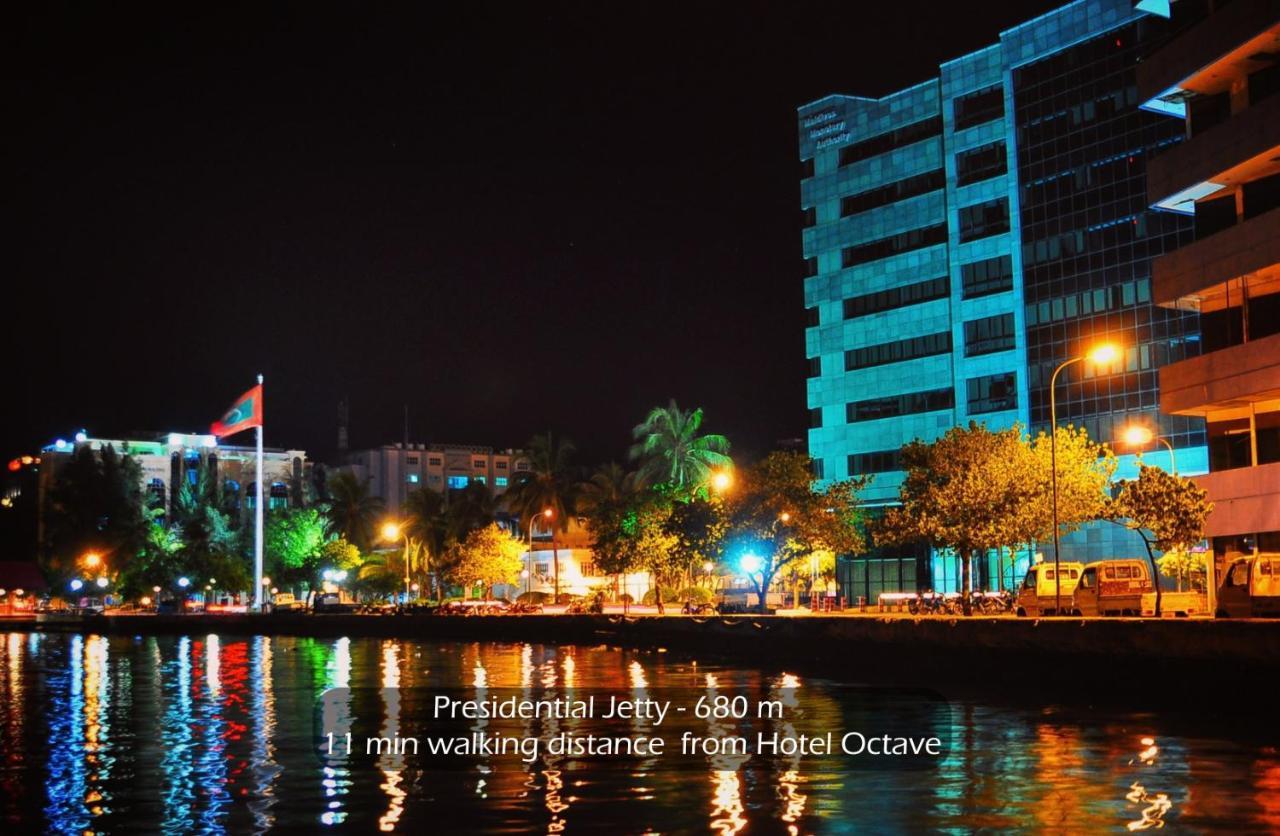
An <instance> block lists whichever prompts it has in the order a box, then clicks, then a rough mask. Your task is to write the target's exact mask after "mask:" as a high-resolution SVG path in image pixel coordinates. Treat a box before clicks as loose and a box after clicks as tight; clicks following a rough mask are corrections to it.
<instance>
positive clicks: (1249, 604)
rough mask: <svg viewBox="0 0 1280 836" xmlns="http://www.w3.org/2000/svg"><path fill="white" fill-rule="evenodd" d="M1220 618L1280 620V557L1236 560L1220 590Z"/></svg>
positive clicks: (1228, 569)
mask: <svg viewBox="0 0 1280 836" xmlns="http://www.w3.org/2000/svg"><path fill="white" fill-rule="evenodd" d="M1217 615H1218V617H1219V618H1275V617H1280V555H1277V554H1260V555H1258V556H1256V557H1241V558H1237V559H1236V560H1233V561H1232V562H1231V565H1229V566H1228V567H1227V571H1226V572H1224V573H1223V578H1222V586H1220V587H1218V612H1217Z"/></svg>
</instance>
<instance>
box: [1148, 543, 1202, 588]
mask: <svg viewBox="0 0 1280 836" xmlns="http://www.w3.org/2000/svg"><path fill="white" fill-rule="evenodd" d="M1206 564H1207V561H1206V559H1205V553H1204V552H1192V551H1186V550H1185V549H1174V550H1172V551H1168V552H1165V553H1164V554H1163V555H1161V556H1160V558H1159V559H1158V560H1156V565H1157V566H1159V567H1160V574H1162V575H1164V576H1165V577H1166V578H1175V579H1177V581H1178V591H1182V587H1183V585H1184V584H1188V583H1189V582H1190V580H1191V576H1192V575H1193V574H1197V573H1202V572H1204V571H1205V568H1206Z"/></svg>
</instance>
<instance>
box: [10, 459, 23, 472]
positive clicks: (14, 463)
mask: <svg viewBox="0 0 1280 836" xmlns="http://www.w3.org/2000/svg"><path fill="white" fill-rule="evenodd" d="M9 469H10V470H13V471H17V470H21V469H22V462H20V461H18V460H17V459H10V461H9Z"/></svg>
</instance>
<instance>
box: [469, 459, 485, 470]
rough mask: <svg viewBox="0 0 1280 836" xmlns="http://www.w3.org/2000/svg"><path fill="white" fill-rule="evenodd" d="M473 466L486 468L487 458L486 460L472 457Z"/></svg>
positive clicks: (481, 468)
mask: <svg viewBox="0 0 1280 836" xmlns="http://www.w3.org/2000/svg"><path fill="white" fill-rule="evenodd" d="M471 466H472V467H475V468H479V469H480V470H484V468H485V467H486V464H485V460H484V459H472V460H471Z"/></svg>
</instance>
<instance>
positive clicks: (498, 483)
mask: <svg viewBox="0 0 1280 836" xmlns="http://www.w3.org/2000/svg"><path fill="white" fill-rule="evenodd" d="M493 484H494V487H498V488H505V487H506V486H507V477H505V476H495V477H493Z"/></svg>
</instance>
